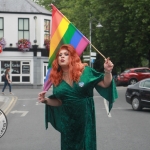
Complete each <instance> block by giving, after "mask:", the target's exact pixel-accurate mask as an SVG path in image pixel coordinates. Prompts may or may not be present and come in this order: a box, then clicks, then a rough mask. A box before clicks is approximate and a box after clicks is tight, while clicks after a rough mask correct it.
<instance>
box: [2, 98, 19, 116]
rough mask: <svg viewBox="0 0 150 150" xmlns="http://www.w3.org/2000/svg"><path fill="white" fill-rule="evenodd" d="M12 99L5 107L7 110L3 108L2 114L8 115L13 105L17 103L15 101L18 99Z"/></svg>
mask: <svg viewBox="0 0 150 150" xmlns="http://www.w3.org/2000/svg"><path fill="white" fill-rule="evenodd" d="M11 97H12V100H11V102H10V103H9V105H8V106H7V108H5V110H4V113H5V114H6V115H8V113H9V112H10V111H11V109H12V108H13V107H14V105H15V103H16V102H17V99H18V97H16V96H11Z"/></svg>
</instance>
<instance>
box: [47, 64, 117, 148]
mask: <svg viewBox="0 0 150 150" xmlns="http://www.w3.org/2000/svg"><path fill="white" fill-rule="evenodd" d="M103 78H104V74H102V73H99V72H96V71H95V70H94V69H92V68H90V67H88V66H86V67H85V68H84V71H83V73H82V75H81V77H80V81H79V82H78V83H76V82H74V83H73V87H71V86H70V85H69V84H67V83H66V82H65V81H64V80H62V82H61V83H60V84H59V85H58V86H56V87H53V95H51V96H49V98H57V99H60V100H61V101H62V105H61V106H57V107H54V106H49V105H46V109H45V121H46V128H48V122H50V123H51V124H52V126H53V127H54V128H55V129H56V130H58V131H59V132H60V133H61V150H96V122H95V106H94V101H93V89H94V88H96V90H97V91H98V92H99V94H100V95H101V96H103V97H104V98H105V99H107V100H108V101H109V110H111V108H112V104H113V102H114V101H115V99H116V98H117V97H118V95H117V91H116V86H115V83H114V81H112V83H111V85H110V87H108V88H102V87H100V86H97V84H98V82H100V81H101V80H103Z"/></svg>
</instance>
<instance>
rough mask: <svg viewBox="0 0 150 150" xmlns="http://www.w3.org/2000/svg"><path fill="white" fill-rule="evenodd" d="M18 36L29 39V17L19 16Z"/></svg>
mask: <svg viewBox="0 0 150 150" xmlns="http://www.w3.org/2000/svg"><path fill="white" fill-rule="evenodd" d="M18 38H19V40H20V39H28V40H29V19H28V18H19V19H18Z"/></svg>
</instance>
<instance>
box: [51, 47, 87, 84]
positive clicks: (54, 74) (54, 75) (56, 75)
mask: <svg viewBox="0 0 150 150" xmlns="http://www.w3.org/2000/svg"><path fill="white" fill-rule="evenodd" d="M62 49H66V50H68V51H69V77H70V79H71V80H72V81H75V82H78V81H79V79H80V76H81V74H82V71H83V69H84V66H86V65H87V64H85V63H82V62H81V60H80V57H79V56H78V54H77V52H76V51H75V48H74V47H73V46H72V45H69V44H64V45H62V46H61V47H60V49H59V51H58V52H57V54H56V58H55V60H54V61H53V63H52V70H51V73H50V77H49V80H50V81H51V82H52V83H53V84H54V85H55V86H57V85H58V84H59V83H60V82H61V81H62V76H63V71H62V69H61V67H60V66H59V64H58V56H59V52H60V51H61V50H62Z"/></svg>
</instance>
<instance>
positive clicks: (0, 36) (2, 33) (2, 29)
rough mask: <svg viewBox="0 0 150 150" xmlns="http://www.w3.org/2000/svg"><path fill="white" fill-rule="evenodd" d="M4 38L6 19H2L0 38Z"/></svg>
mask: <svg viewBox="0 0 150 150" xmlns="http://www.w3.org/2000/svg"><path fill="white" fill-rule="evenodd" d="M2 37H4V18H2V17H0V38H2Z"/></svg>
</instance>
